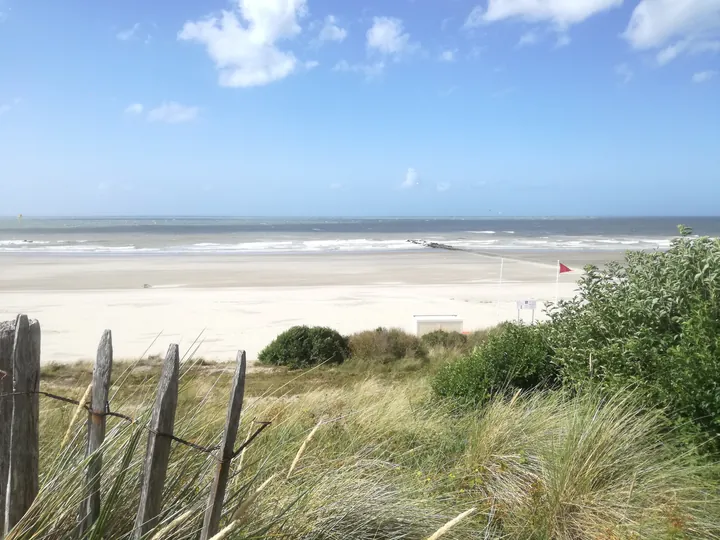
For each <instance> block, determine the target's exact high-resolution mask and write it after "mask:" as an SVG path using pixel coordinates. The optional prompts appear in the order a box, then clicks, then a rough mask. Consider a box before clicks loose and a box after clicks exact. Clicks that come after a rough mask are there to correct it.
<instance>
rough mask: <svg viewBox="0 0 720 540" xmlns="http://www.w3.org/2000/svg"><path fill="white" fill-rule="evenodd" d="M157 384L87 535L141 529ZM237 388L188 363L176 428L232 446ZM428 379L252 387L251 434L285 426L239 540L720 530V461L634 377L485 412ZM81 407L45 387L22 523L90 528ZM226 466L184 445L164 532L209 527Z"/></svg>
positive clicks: (253, 491) (231, 523)
mask: <svg viewBox="0 0 720 540" xmlns="http://www.w3.org/2000/svg"><path fill="white" fill-rule="evenodd" d="M252 376H253V375H252V374H251V375H250V377H252ZM83 390H84V388H78V390H77V394H78V395H80V394H81V393H82V392H83ZM153 392H154V383H153V382H152V381H148V383H145V384H138V387H137V388H136V389H135V390H134V391H129V390H128V389H125V390H124V391H123V392H122V393H120V394H118V395H122V396H124V397H123V399H122V400H120V401H119V402H118V403H114V404H113V408H114V409H120V410H121V411H124V412H128V413H130V414H131V415H133V416H136V417H139V418H140V421H139V423H138V424H136V425H129V424H125V423H121V422H118V421H115V420H111V421H110V425H109V429H108V435H107V439H106V441H105V444H104V445H103V449H102V450H103V453H104V465H103V482H102V486H103V493H102V500H103V511H102V515H101V518H100V520H99V521H98V522H97V523H96V525H95V526H94V527H93V528H92V529H91V530H90V531H88V532H87V534H86V535H85V536H84V538H113V539H115V538H128V537H129V535H130V533H131V532H132V527H133V524H134V518H135V512H136V509H137V504H138V500H139V476H140V471H141V464H142V459H143V452H144V448H145V445H144V440H145V437H146V432H145V431H144V430H143V429H142V427H141V424H142V422H143V421H146V420H147V418H148V416H149V409H148V406H147V405H146V404H149V403H152V393H153ZM227 395H228V394H227V387H226V382H225V379H223V378H222V376H218V377H217V378H215V379H214V380H212V379H208V377H206V376H202V375H201V374H195V375H193V374H189V375H186V376H185V377H183V379H182V384H181V393H180V397H181V401H180V405H179V411H178V420H177V422H176V425H177V428H176V434H177V435H178V436H180V437H182V438H185V439H189V440H193V441H195V442H198V443H199V444H216V443H217V442H218V440H219V438H220V435H221V434H220V429H221V426H222V423H223V420H224V412H225V411H224V409H225V405H226V399H227ZM429 395H430V392H429V389H428V385H427V383H426V381H425V380H424V379H414V380H407V381H403V382H400V383H396V384H392V385H390V384H387V383H386V382H384V381H383V379H382V378H379V377H375V378H372V379H370V380H366V381H364V382H361V383H357V384H351V385H348V386H344V387H340V388H334V389H324V390H313V391H309V392H305V393H303V394H300V395H293V396H288V395H283V394H282V390H281V391H279V392H277V393H275V394H273V393H268V394H266V395H264V396H263V397H260V398H252V399H248V400H247V401H248V403H247V404H246V408H245V411H244V413H243V420H242V426H241V433H248V432H249V431H250V430H251V429H252V427H253V424H252V421H253V420H254V419H257V420H271V421H272V422H273V424H272V426H271V427H270V428H269V429H267V430H266V431H265V432H263V434H262V435H261V436H260V437H259V438H258V439H256V441H255V442H254V443H253V444H252V445H251V446H250V447H249V448H248V449H247V451H246V452H245V454H244V455H243V458H242V461H240V460H236V462H235V463H234V464H233V470H232V475H231V480H230V485H229V489H228V494H227V498H226V504H225V507H224V512H223V523H222V527H226V528H227V538H299V539H317V540H320V539H322V540H326V539H356V538H357V539H368V540H369V539H374V540H383V539H401V538H402V539H425V538H429V537H431V536H432V535H433V534H435V533H436V532H437V531H443V532H444V534H443V536H442V537H443V538H454V539H464V538H468V539H469V538H498V539H499V538H511V539H512V538H516V539H528V538H529V539H562V540H564V539H568V540H570V539H572V540H575V539H578V540H581V539H588V540H589V539H598V538H606V539H614V538H653V539H655V538H657V539H663V538H668V539H669V538H720V495H719V494H718V486H717V485H716V484H715V483H714V481H713V478H714V477H713V474H716V472H717V471H716V469H715V468H714V466H712V465H710V464H707V463H702V462H698V461H696V458H695V457H694V456H695V454H694V452H693V449H692V448H689V449H688V448H687V447H683V446H681V445H680V441H679V440H678V437H677V436H676V435H675V434H674V432H672V431H668V430H667V429H666V424H665V422H664V420H663V415H662V414H661V413H660V412H655V411H648V410H644V409H643V408H642V407H641V406H640V403H641V400H640V399H637V396H635V394H633V393H632V392H629V391H623V392H619V393H618V394H616V395H614V396H611V397H610V398H607V397H606V398H603V397H602V396H601V395H600V394H597V393H594V392H587V393H584V394H578V395H574V396H569V395H566V394H563V393H559V392H554V393H536V394H533V395H519V394H518V395H515V396H514V397H513V398H512V399H501V398H496V399H495V400H493V401H491V402H490V403H489V404H487V405H486V406H485V407H484V408H483V409H481V410H475V411H468V410H462V411H457V410H454V409H453V407H452V405H450V404H448V403H438V402H436V401H432V400H431V399H429ZM72 413H73V408H72V407H69V408H66V407H62V406H58V405H57V404H55V403H53V402H44V403H43V410H42V418H41V446H42V449H41V452H42V453H41V455H42V457H43V462H42V471H41V486H42V487H41V491H40V494H39V496H38V498H37V500H36V501H35V503H34V504H33V506H32V508H31V510H30V512H29V513H28V514H27V515H26V516H25V518H24V519H23V520H22V521H21V522H20V523H19V524H18V526H17V527H16V529H15V531H14V532H13V535H12V536H11V537H10V538H13V539H19V538H67V537H69V536H70V535H71V534H72V532H73V529H74V527H75V519H76V515H77V510H78V508H79V505H80V501H81V500H82V498H83V496H84V493H83V488H82V486H83V478H84V474H85V467H86V465H87V463H86V460H85V459H84V458H83V453H84V444H83V442H84V441H83V433H84V429H83V426H82V425H81V423H78V424H77V425H76V426H75V427H74V428H73V429H72V436H71V438H70V442H69V443H68V444H67V445H65V446H63V445H61V442H62V439H63V436H64V435H65V432H66V430H67V427H68V423H69V422H70V419H71V416H72ZM215 465H216V462H215V460H214V459H213V458H212V457H211V456H208V455H205V454H202V453H198V452H197V451H195V450H193V449H191V448H188V447H184V446H180V445H174V446H173V449H172V453H171V457H170V469H169V471H168V476H167V482H166V489H165V494H164V495H165V496H164V500H165V504H164V510H163V515H162V520H161V523H160V524H159V525H158V527H157V528H156V529H155V530H154V531H151V532H150V533H149V534H148V535H146V537H147V538H154V537H158V538H168V539H169V538H172V539H180V538H188V539H190V538H197V536H198V532H199V529H200V526H201V522H202V514H203V511H204V506H205V504H206V500H207V495H208V489H209V485H210V483H211V479H212V475H213V473H214V469H215ZM471 508H476V509H477V511H476V512H475V513H472V514H468V515H466V516H464V517H463V519H461V520H459V521H457V522H453V520H454V519H455V518H456V517H457V516H459V515H462V514H464V513H465V512H467V511H468V509H471ZM451 522H452V523H453V524H454V526H452V527H447V528H444V527H445V526H446V525H447V524H448V523H451ZM445 531H446V532H445Z"/></svg>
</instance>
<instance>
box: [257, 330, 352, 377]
mask: <svg viewBox="0 0 720 540" xmlns="http://www.w3.org/2000/svg"><path fill="white" fill-rule="evenodd" d="M349 354H350V348H349V346H348V340H347V338H345V337H343V336H341V335H340V334H339V333H337V332H336V331H335V330H333V329H331V328H324V327H321V326H313V327H308V326H293V327H292V328H290V329H289V330H286V331H285V332H283V333H282V334H280V335H279V336H278V337H276V338H275V339H274V340H273V342H272V343H270V345H268V346H267V347H265V349H263V351H262V352H261V353H260V354H259V355H258V362H260V363H261V364H266V365H274V366H287V367H290V368H293V369H297V368H304V367H309V366H314V365H317V364H322V363H329V364H340V363H342V362H344V361H345V360H346V359H347V357H348V356H349Z"/></svg>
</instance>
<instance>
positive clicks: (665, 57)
mask: <svg viewBox="0 0 720 540" xmlns="http://www.w3.org/2000/svg"><path fill="white" fill-rule="evenodd" d="M686 47H687V42H685V41H679V42H678V43H674V44H673V45H668V46H667V47H665V48H664V49H663V50H661V51H660V52H659V53H657V56H656V57H655V59H656V60H657V63H658V64H660V65H661V66H664V65H665V64H667V63H669V62H672V61H673V60H675V59H676V58H677V57H678V56H679V55H680V53H682V52H683V51H684V50H685V49H686Z"/></svg>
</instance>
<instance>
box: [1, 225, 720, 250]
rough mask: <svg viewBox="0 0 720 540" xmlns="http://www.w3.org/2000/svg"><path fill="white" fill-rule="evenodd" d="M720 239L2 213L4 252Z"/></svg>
mask: <svg viewBox="0 0 720 540" xmlns="http://www.w3.org/2000/svg"><path fill="white" fill-rule="evenodd" d="M679 224H683V225H687V226H689V227H691V228H692V229H693V232H694V234H696V235H702V236H712V237H720V217H636V218H633V217H617V218H592V217H586V218H542V217H539V218H478V217H454V218H430V217H416V218H394V217H383V218H361V219H359V218H302V219H299V218H237V217H112V218H88V217H77V218H66V217H63V218H31V217H22V216H18V217H13V218H0V254H2V253H26V254H32V253H54V254H62V253H64V254H86V255H87V254H94V253H97V254H118V255H123V254H124V255H129V254H192V253H201V254H225V255H227V254H233V253H241V254H267V253H328V252H346V253H353V252H355V253H367V252H383V251H411V250H426V249H431V248H429V247H428V246H427V244H428V243H439V244H443V245H447V246H452V247H454V248H457V249H464V250H469V251H474V250H477V251H492V250H521V251H545V250H547V251H562V250H569V251H585V250H594V251H602V250H612V251H617V250H619V249H666V248H668V247H669V246H670V243H671V241H672V239H673V238H674V237H676V236H677V226H678V225H679Z"/></svg>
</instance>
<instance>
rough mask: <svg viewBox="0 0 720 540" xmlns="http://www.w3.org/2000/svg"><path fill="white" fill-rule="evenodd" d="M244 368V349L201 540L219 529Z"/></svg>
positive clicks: (235, 433) (240, 358)
mask: <svg viewBox="0 0 720 540" xmlns="http://www.w3.org/2000/svg"><path fill="white" fill-rule="evenodd" d="M246 369H247V361H246V358H245V351H238V354H237V366H236V367H235V375H234V376H233V383H232V390H231V393H230V405H229V406H228V411H227V418H226V420H225V430H224V432H223V438H222V443H221V444H220V452H221V453H220V457H221V461H220V463H218V467H217V470H216V472H215V479H214V480H213V484H212V487H211V488H210V498H209V500H208V506H207V508H206V510H205V519H204V520H203V528H202V532H201V534H200V539H201V540H209V539H210V538H211V537H212V536H214V535H215V534H216V533H217V532H218V530H219V528H220V518H221V516H222V507H223V504H224V499H225V490H226V488H227V482H228V477H229V475H230V465H231V459H232V456H233V451H234V448H235V439H236V438H237V432H238V428H239V427H240V413H241V412H242V405H243V396H244V394H245V371H246Z"/></svg>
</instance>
